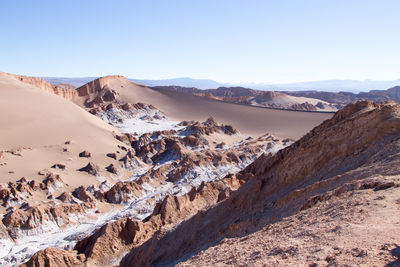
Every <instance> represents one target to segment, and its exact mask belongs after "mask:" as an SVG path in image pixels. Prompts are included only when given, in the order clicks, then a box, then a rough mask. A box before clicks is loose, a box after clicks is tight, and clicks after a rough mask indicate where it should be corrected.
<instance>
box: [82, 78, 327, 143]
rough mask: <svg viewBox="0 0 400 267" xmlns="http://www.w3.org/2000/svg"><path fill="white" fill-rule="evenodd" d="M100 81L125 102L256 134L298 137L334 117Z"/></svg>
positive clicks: (121, 80)
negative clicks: (216, 122) (210, 121)
mask: <svg viewBox="0 0 400 267" xmlns="http://www.w3.org/2000/svg"><path fill="white" fill-rule="evenodd" d="M106 78H107V77H106ZM100 79H104V78H100ZM98 84H102V86H103V87H104V86H107V87H108V88H109V89H112V90H115V91H116V92H118V93H119V95H120V97H121V99H122V100H123V101H126V102H131V103H136V102H144V103H148V104H153V105H155V106H156V107H157V108H159V109H161V110H162V111H164V112H165V114H166V115H167V116H169V117H170V118H173V119H176V120H200V121H204V120H205V119H206V118H207V117H210V116H213V117H215V118H216V119H217V121H220V122H222V123H225V124H231V125H232V126H234V127H235V128H237V129H238V130H239V131H241V132H242V133H243V134H248V135H254V136H256V135H261V134H264V133H267V132H269V133H272V134H275V135H277V136H279V137H283V138H293V139H298V138H300V137H301V136H303V135H304V134H305V133H307V132H308V131H309V130H311V129H312V128H313V127H315V126H316V125H318V124H319V123H321V122H322V121H324V120H326V119H329V118H330V117H331V116H332V114H322V113H313V112H296V111H285V110H274V109H266V108H260V107H251V106H245V105H238V104H231V103H224V102H221V101H216V100H212V99H205V98H202V97H198V96H193V95H189V94H184V93H179V92H169V91H157V90H153V89H150V88H148V87H146V86H142V85H138V84H135V83H133V82H130V81H129V80H128V79H126V78H124V77H120V76H113V78H112V79H110V78H109V77H108V78H107V81H106V82H102V83H99V82H97V83H92V85H91V86H96V85H98ZM86 86H88V85H86ZM98 89H101V88H98ZM78 90H79V89H78ZM92 98H94V97H92Z"/></svg>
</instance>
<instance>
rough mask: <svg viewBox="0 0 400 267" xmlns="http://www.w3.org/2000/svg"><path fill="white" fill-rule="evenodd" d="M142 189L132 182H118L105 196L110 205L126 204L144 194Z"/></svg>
mask: <svg viewBox="0 0 400 267" xmlns="http://www.w3.org/2000/svg"><path fill="white" fill-rule="evenodd" d="M141 189H142V187H141V186H140V185H139V184H137V183H135V182H132V181H126V182H118V183H116V184H115V185H114V186H113V187H111V189H110V190H108V191H107V192H106V193H105V194H104V196H105V199H106V200H107V202H110V203H115V204H119V203H124V202H127V201H128V200H130V199H131V198H133V197H138V196H140V195H141V194H142V192H141Z"/></svg>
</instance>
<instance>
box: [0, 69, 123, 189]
mask: <svg viewBox="0 0 400 267" xmlns="http://www.w3.org/2000/svg"><path fill="white" fill-rule="evenodd" d="M31 81H32V80H31ZM31 84H33V85H31ZM31 84H29V83H26V82H21V81H20V79H19V77H12V76H10V75H5V74H0V95H1V97H0V112H1V114H2V116H1V117H0V124H1V125H2V127H1V129H0V135H1V137H2V138H1V140H0V147H1V149H2V150H3V151H6V152H4V153H3V157H4V158H6V159H7V162H8V163H7V166H1V172H0V173H1V179H2V180H1V182H6V181H15V180H17V179H19V178H21V177H23V176H26V177H36V176H37V172H38V171H40V170H41V169H46V168H50V166H51V165H53V164H55V163H57V162H58V161H62V162H64V163H65V161H67V160H69V158H71V159H72V163H71V164H72V165H73V166H75V165H76V168H78V166H80V164H82V163H78V162H75V160H74V159H75V158H76V157H77V156H78V153H79V152H81V151H83V150H89V151H91V152H92V154H93V156H94V157H97V156H98V155H102V154H105V153H108V152H110V151H114V150H115V149H116V148H117V146H118V145H119V144H120V142H119V141H118V140H116V139H115V138H114V133H113V132H116V133H118V130H116V129H115V128H114V127H112V126H110V125H108V124H107V123H105V122H104V121H102V120H101V119H99V118H97V117H95V116H92V115H91V114H89V113H87V112H86V111H85V110H83V109H81V108H80V107H78V106H76V105H75V104H73V103H71V102H70V101H68V100H66V99H64V98H62V97H60V96H57V95H54V94H52V93H50V92H49V91H51V90H52V87H51V86H50V87H49V86H48V84H46V82H44V83H42V82H40V80H36V83H31ZM34 85H35V86H34ZM36 86H39V87H40V88H39V87H36ZM44 88H45V89H46V90H43V89H44ZM67 141H70V143H71V144H70V145H69V146H67V145H66V144H65V142H67ZM67 147H68V149H69V151H68V152H63V148H67ZM7 151H10V152H7ZM17 154H22V155H23V156H21V157H20V156H16V155H17ZM74 154H76V155H74ZM104 158H105V157H104ZM104 160H105V161H107V160H106V159H104ZM33 166H35V167H34V168H33ZM30 167H32V169H30ZM80 167H81V166H80ZM70 175H71V177H72V176H75V175H78V176H79V172H77V173H71V174H70ZM74 179H76V178H74ZM67 180H68V179H67Z"/></svg>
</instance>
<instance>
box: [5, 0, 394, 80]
mask: <svg viewBox="0 0 400 267" xmlns="http://www.w3.org/2000/svg"><path fill="white" fill-rule="evenodd" d="M399 14H400V1H398V0H393V1H389V0H330V1H329V0H318V1H316V0H315V1H312V0H310V1H307V0H303V1H300V0H298V1H297V0H292V1H289V0H286V1H285V0H275V1H267V0H264V1H261V0H260V1H252V0H248V1H247V0H246V1H245V0H241V1H236V0H226V1H222V0H192V1H189V0H181V1H177V0H159V1H152V0H142V1H101V0H92V1H89V0H88V1H85V0H81V1H74V0H68V1H54V0H52V1H44V0H43V1H42V0H37V1H33V0H25V1H23V0H19V1H14V0H8V1H1V4H0V25H1V27H0V71H4V72H11V73H17V74H26V75H34V76H58V77H82V76H101V75H107V74H121V75H125V76H127V77H130V78H138V79H140V78H143V79H164V78H173V77H194V78H207V79H213V80H217V81H221V82H294V81H309V80H323V79H375V80H387V79H396V78H400V34H399V33H400V18H399Z"/></svg>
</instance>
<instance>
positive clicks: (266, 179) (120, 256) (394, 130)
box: [26, 102, 400, 266]
mask: <svg viewBox="0 0 400 267" xmlns="http://www.w3.org/2000/svg"><path fill="white" fill-rule="evenodd" d="M399 135H400V106H399V105H396V104H391V103H385V104H381V105H379V104H375V103H372V102H358V103H355V104H350V105H348V106H347V107H346V108H344V109H343V110H341V111H339V112H338V113H336V114H335V116H334V117H333V118H332V119H330V120H327V121H325V122H324V123H322V124H321V125H320V126H318V127H316V128H315V129H313V130H312V131H311V132H310V133H308V134H307V135H306V136H304V137H303V138H301V139H300V140H299V141H297V142H295V143H294V144H292V145H290V146H289V147H287V148H284V149H282V150H280V151H278V153H276V154H263V155H262V156H260V157H259V158H258V159H257V160H256V161H255V162H254V163H252V164H250V165H249V166H248V167H246V168H245V169H244V170H243V171H240V172H238V173H237V174H235V175H231V174H230V175H227V176H225V178H223V179H220V180H218V181H214V182H210V183H202V184H201V185H200V186H199V187H197V188H196V189H191V190H190V191H189V192H188V193H186V194H183V195H180V196H172V195H168V196H167V197H165V198H164V199H163V200H162V201H161V202H158V204H157V205H156V206H155V208H154V210H153V212H152V213H151V215H150V216H148V217H146V218H144V219H143V220H141V221H140V220H134V219H132V218H130V217H129V216H128V217H125V218H121V219H119V220H116V221H114V222H111V223H108V224H106V225H104V226H103V227H101V228H100V229H98V230H97V231H95V232H94V233H93V234H92V235H90V236H88V237H86V238H84V239H82V240H80V241H79V242H78V243H77V244H76V246H75V247H74V249H73V250H60V249H55V248H48V249H45V250H42V251H39V252H38V253H36V254H35V255H34V256H33V257H32V258H31V259H30V260H29V261H28V263H27V264H26V266H41V265H43V266H44V264H45V263H50V264H54V265H57V264H58V265H67V266H73V265H74V266H80V265H82V266H83V265H84V264H89V265H90V264H96V265H110V264H111V265H112V264H119V265H120V266H148V265H152V266H159V265H172V264H178V265H182V266H193V265H207V266H210V265H217V266H224V265H243V264H245V265H252V266H260V265H266V266H271V265H272V266H282V265H284V266H292V265H293V264H295V265H300V266H319V265H322V266H326V265H329V266H334V265H364V266H371V265H375V266H376V265H377V266H381V265H385V264H388V265H389V266H397V264H398V257H399V253H398V246H397V244H399V242H400V240H399V239H398V238H397V236H396V235H395V233H396V232H397V231H398V230H399V228H400V224H399V219H398V218H399V216H398V215H399V206H398V205H399V199H398V193H399V190H400V188H399V186H400V179H399V177H400V176H399V174H400V169H399V167H398V166H399V160H400V156H399V155H400V143H399V141H398V140H399V137H400V136H399Z"/></svg>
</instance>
